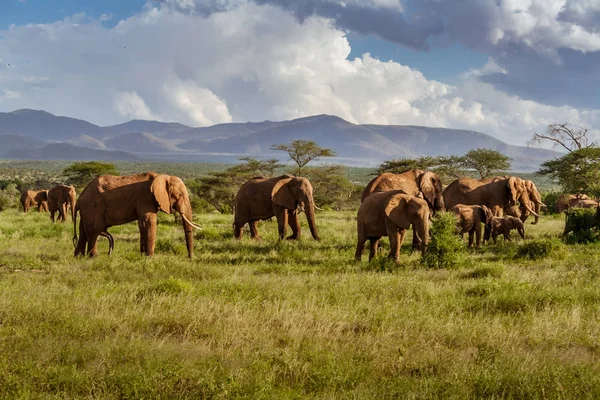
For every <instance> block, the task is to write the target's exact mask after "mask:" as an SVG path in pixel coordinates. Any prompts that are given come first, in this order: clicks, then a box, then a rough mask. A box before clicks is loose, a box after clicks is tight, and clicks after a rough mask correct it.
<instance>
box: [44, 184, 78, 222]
mask: <svg viewBox="0 0 600 400" xmlns="http://www.w3.org/2000/svg"><path fill="white" fill-rule="evenodd" d="M76 199H77V194H76V192H75V188H74V187H73V186H67V185H56V186H54V187H53V188H51V189H50V190H48V210H49V211H50V219H52V222H54V220H55V219H54V215H55V213H56V212H57V211H58V216H59V220H60V221H61V222H65V221H66V220H67V209H68V207H71V218H73V220H74V219H75V202H76Z"/></svg>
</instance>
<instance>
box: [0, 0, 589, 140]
mask: <svg viewBox="0 0 600 400" xmlns="http://www.w3.org/2000/svg"><path fill="white" fill-rule="evenodd" d="M172 1H173V2H174V1H178V2H179V3H180V4H179V6H180V7H182V6H185V4H186V3H185V1H186V0H172ZM182 1H183V2H182ZM214 1H218V0H214ZM357 1H358V0H357ZM369 1H371V0H369ZM388 3H390V4H391V3H393V2H388ZM392 5H393V4H392ZM2 35H3V37H4V40H2V41H0V54H3V56H4V57H7V58H9V57H10V58H11V59H14V60H15V64H16V65H19V66H20V67H19V68H13V69H11V70H10V71H9V72H5V70H0V82H6V83H5V84H4V85H3V86H7V87H6V88H5V91H6V90H8V91H10V92H14V93H20V96H18V97H6V95H5V96H4V97H0V100H1V101H0V108H1V109H2V110H4V111H9V110H12V109H16V108H25V107H27V108H41V109H46V110H48V111H50V112H54V113H57V114H60V115H69V116H74V117H78V118H84V119H87V120H90V121H91V122H95V123H100V124H111V123H119V122H122V121H124V120H126V119H131V118H142V119H158V120H162V121H179V122H182V123H186V124H190V125H196V126H199V125H211V124H216V123H222V122H230V121H247V120H251V121H258V120H264V119H272V120H278V119H288V118H295V117H301V116H306V115H311V114H322V113H328V114H335V115H338V116H340V117H342V118H345V119H347V120H348V121H351V122H355V123H379V124H413V125H429V126H442V127H450V128H467V129H474V130H480V131H483V132H486V133H491V134H493V135H495V136H497V137H499V138H501V139H505V140H509V141H510V142H512V143H517V144H523V143H524V142H525V141H526V140H527V131H528V130H530V129H531V128H536V129H543V126H544V125H545V124H548V123H551V122H563V121H569V122H571V123H575V124H580V125H584V126H592V125H593V124H598V122H600V111H598V110H583V109H580V110H578V109H576V108H573V107H568V106H563V107H555V106H548V105H543V104H540V103H537V102H534V101H527V100H522V99H520V98H519V97H517V96H511V95H508V94H506V93H503V92H500V91H498V90H497V89H495V88H494V86H492V85H491V84H487V83H483V82H481V81H479V79H478V74H479V75H481V74H482V71H484V72H496V73H498V72H502V71H504V70H503V67H501V66H499V65H498V64H496V62H495V61H494V60H493V59H490V60H489V61H488V63H487V64H486V66H484V67H483V68H482V69H481V70H475V71H473V72H472V73H471V74H470V75H468V76H465V77H464V81H463V82H462V83H460V84H459V85H457V86H451V85H447V84H444V83H441V82H436V81H433V80H429V79H427V78H426V77H425V76H424V75H423V74H422V73H420V72H419V71H417V70H414V69H411V68H410V67H408V66H404V65H401V64H399V63H396V62H382V61H380V60H378V59H376V58H373V57H371V56H370V55H369V54H365V55H363V56H362V57H360V58H355V59H353V60H349V59H348V58H347V57H348V55H349V54H350V50H351V49H350V44H349V43H348V41H347V39H346V33H345V32H344V31H343V30H340V29H338V28H336V27H335V26H334V25H332V23H331V21H330V20H328V19H326V18H319V17H311V18H308V19H307V20H305V21H304V22H303V23H299V22H298V21H297V20H296V19H294V17H292V16H291V15H290V14H289V13H286V12H285V11H283V10H282V9H280V8H276V7H273V6H258V5H256V4H253V3H248V4H246V5H244V6H242V7H234V8H232V9H228V10H227V11H223V12H220V13H215V14H211V15H210V16H208V17H205V16H202V15H201V14H195V13H183V12H179V11H177V10H174V9H173V8H172V7H169V6H162V7H156V8H153V7H146V8H145V9H144V11H143V12H141V13H140V14H138V15H136V16H133V17H131V18H128V19H126V20H122V21H120V22H119V23H118V24H117V25H116V26H115V27H112V28H111V27H107V26H105V25H103V24H102V23H101V22H100V21H94V20H88V19H86V18H84V17H83V16H74V17H72V18H67V19H66V20H64V21H59V22H56V23H53V24H44V25H27V26H14V27H12V28H10V29H9V30H8V31H5V32H3V33H2ZM4 73H8V74H9V75H8V76H9V78H10V79H8V80H4V81H3V80H2V76H3V75H2V74H4ZM26 77H44V80H43V82H42V83H41V84H40V83H35V84H34V83H27V82H26V79H25V78H26Z"/></svg>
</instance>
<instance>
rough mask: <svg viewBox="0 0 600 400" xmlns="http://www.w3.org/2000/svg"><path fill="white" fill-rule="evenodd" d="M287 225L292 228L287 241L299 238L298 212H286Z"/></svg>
mask: <svg viewBox="0 0 600 400" xmlns="http://www.w3.org/2000/svg"><path fill="white" fill-rule="evenodd" d="M287 214H288V223H289V224H290V228H292V234H291V235H290V236H288V237H287V239H288V240H294V239H299V238H300V233H301V232H300V221H299V220H298V212H297V211H296V210H287Z"/></svg>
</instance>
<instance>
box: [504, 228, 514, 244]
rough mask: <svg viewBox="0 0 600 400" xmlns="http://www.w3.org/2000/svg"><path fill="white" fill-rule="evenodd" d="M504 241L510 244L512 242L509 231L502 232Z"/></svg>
mask: <svg viewBox="0 0 600 400" xmlns="http://www.w3.org/2000/svg"><path fill="white" fill-rule="evenodd" d="M504 241H505V242H512V240H511V239H510V231H508V230H507V231H505V232H504Z"/></svg>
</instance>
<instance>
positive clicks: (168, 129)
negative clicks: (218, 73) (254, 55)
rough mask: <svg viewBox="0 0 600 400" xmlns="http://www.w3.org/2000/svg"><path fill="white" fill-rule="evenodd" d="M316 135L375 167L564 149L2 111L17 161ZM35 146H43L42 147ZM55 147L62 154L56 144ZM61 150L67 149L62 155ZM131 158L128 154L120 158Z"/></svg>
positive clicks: (526, 157) (445, 133)
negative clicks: (71, 149)
mask: <svg viewBox="0 0 600 400" xmlns="http://www.w3.org/2000/svg"><path fill="white" fill-rule="evenodd" d="M296 139H303V140H314V141H315V142H317V143H318V144H319V145H321V146H323V147H328V148H331V149H333V150H335V152H336V153H337V156H336V157H334V158H332V159H328V160H327V161H328V162H335V163H341V164H346V165H352V166H374V165H378V164H380V163H381V162H383V161H385V160H389V159H393V158H402V157H418V156H437V155H459V154H464V153H465V152H467V151H469V150H471V149H476V148H490V149H495V150H498V151H500V152H502V153H504V154H506V155H508V156H509V157H511V158H512V159H513V161H512V168H513V169H514V170H517V171H533V170H535V169H537V167H538V166H539V164H540V163H542V162H544V161H546V160H549V159H552V158H555V157H557V156H559V155H560V153H557V152H554V151H551V150H546V149H537V148H528V147H522V146H514V145H510V144H507V143H505V142H502V141H501V140H498V139H496V138H494V137H492V136H490V135H487V134H485V133H481V132H475V131H469V130H459V129H447V128H431V127H423V126H412V125H372V124H366V125H356V124H352V123H350V122H348V121H345V120H343V119H341V118H339V117H336V116H332V115H315V116H310V117H304V118H297V119H294V120H290V121H279V122H274V121H263V122H247V123H226V124H218V125H214V126H209V127H201V128H194V127H189V126H186V125H183V124H179V123H175V122H168V123H166V122H158V121H142V120H133V121H129V122H126V123H123V124H119V125H114V126H108V127H100V126H97V125H94V124H91V123H89V122H86V121H82V120H78V119H73V118H68V117H57V116H54V115H52V114H50V113H47V112H45V111H35V110H18V111H14V112H10V113H0V141H1V142H2V143H3V144H4V145H5V146H4V147H3V150H4V149H7V150H6V151H0V155H1V154H6V153H7V152H10V153H11V154H10V155H7V157H8V156H10V157H12V158H15V157H16V156H23V157H26V158H31V157H36V156H43V157H44V159H47V157H51V156H52V154H49V153H48V150H46V151H45V152H41V150H40V147H42V146H43V145H46V144H48V143H51V142H68V143H70V144H71V145H76V146H80V147H81V148H84V149H96V150H104V149H109V150H115V151H121V152H126V153H116V152H112V153H111V154H110V155H108V154H104V153H103V156H104V157H117V158H116V159H123V160H128V159H130V158H129V157H130V156H131V155H132V154H137V155H138V156H139V157H141V158H144V159H152V160H170V161H177V160H179V161H201V162H209V161H210V162H235V160H236V159H237V158H239V157H241V156H243V155H255V156H257V157H276V158H279V159H283V158H285V156H284V155H283V154H282V153H281V152H276V151H273V150H271V148H272V146H273V145H275V144H279V143H289V142H291V141H292V140H296ZM51 149H53V148H51ZM34 150H35V151H34ZM52 151H55V152H56V151H57V150H56V149H55V148H54V150H52ZM58 153H60V151H59V152H58ZM86 154H88V155H89V156H90V157H92V154H93V153H86ZM118 157H124V158H118Z"/></svg>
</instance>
